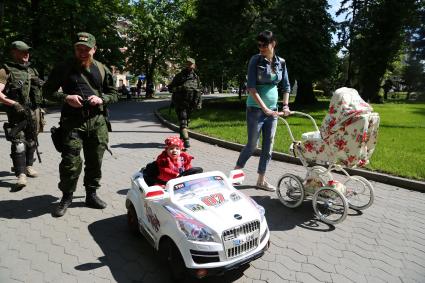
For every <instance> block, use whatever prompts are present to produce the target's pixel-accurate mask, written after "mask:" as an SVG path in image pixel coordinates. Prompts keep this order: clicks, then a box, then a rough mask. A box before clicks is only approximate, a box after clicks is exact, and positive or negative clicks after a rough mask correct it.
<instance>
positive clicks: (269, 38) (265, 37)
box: [257, 30, 276, 72]
mask: <svg viewBox="0 0 425 283" xmlns="http://www.w3.org/2000/svg"><path fill="white" fill-rule="evenodd" d="M257 41H259V42H263V43H267V44H270V43H272V42H273V41H275V42H276V38H275V37H274V34H273V32H271V31H269V30H265V31H262V32H260V33H259V34H258V35H257ZM274 55H275V54H273V59H272V69H273V72H276V64H275V62H276V56H274Z"/></svg>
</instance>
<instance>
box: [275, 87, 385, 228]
mask: <svg viewBox="0 0 425 283" xmlns="http://www.w3.org/2000/svg"><path fill="white" fill-rule="evenodd" d="M372 111H373V109H372V107H371V106H370V105H369V104H367V103H366V102H364V101H363V99H362V98H361V97H360V96H359V94H358V92H357V91H356V90H355V89H352V88H345V87H344V88H340V89H337V90H336V91H335V93H334V95H333V96H332V99H331V102H330V106H329V113H328V114H327V115H326V117H325V118H324V120H323V123H322V125H321V127H320V129H319V128H318V127H317V124H316V122H315V120H314V119H313V117H311V116H310V115H308V114H305V113H302V112H295V111H294V112H291V115H294V114H295V115H301V116H304V117H307V118H309V119H310V120H311V121H312V122H313V125H314V127H315V129H316V131H314V132H308V133H304V134H303V135H302V137H301V141H296V140H295V139H294V136H293V134H292V131H291V129H290V127H289V124H288V122H287V121H286V119H284V118H282V117H280V120H281V121H283V122H284V123H285V124H286V127H287V128H288V131H289V135H290V137H291V139H292V141H293V142H292V144H291V147H290V151H291V152H292V154H293V155H294V156H295V157H298V158H299V159H300V161H301V163H302V164H303V166H304V167H305V168H306V169H307V174H306V177H305V178H304V179H302V178H300V177H298V176H296V175H294V174H284V175H283V176H282V177H281V178H280V180H279V182H278V188H277V195H278V197H279V199H280V201H281V202H282V203H283V204H284V205H285V206H287V207H290V208H294V207H298V206H299V205H301V203H302V202H303V200H304V199H306V198H307V197H311V199H312V203H313V209H314V211H315V213H316V215H317V217H318V218H319V219H320V220H322V221H323V222H325V223H328V224H337V223H340V222H342V221H343V220H344V219H345V218H346V217H347V213H348V207H350V208H353V209H356V210H363V209H366V208H368V207H369V206H371V205H372V203H373V200H374V192H373V187H372V185H371V183H370V182H369V181H368V180H366V179H365V178H363V177H361V176H350V175H349V174H348V173H347V171H346V170H344V168H343V167H347V168H355V167H363V166H365V165H366V164H367V163H368V162H369V159H370V157H371V156H372V153H373V151H374V148H375V145H376V138H377V134H378V127H379V115H378V113H374V112H372ZM316 164H320V165H327V166H328V168H325V167H323V166H320V165H316ZM332 171H340V172H342V173H344V175H345V176H346V179H345V181H344V182H342V183H340V182H338V181H336V180H334V178H333V176H332V173H331V172H332Z"/></svg>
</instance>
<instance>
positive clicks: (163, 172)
mask: <svg viewBox="0 0 425 283" xmlns="http://www.w3.org/2000/svg"><path fill="white" fill-rule="evenodd" d="M192 159H193V156H191V155H190V154H188V153H186V152H181V153H180V156H179V157H178V158H177V159H176V160H174V159H172V158H170V157H169V156H168V154H167V151H166V150H164V151H163V152H162V153H161V154H160V155H159V156H158V157H157V159H156V163H157V164H158V168H159V176H158V179H159V180H161V181H163V182H168V181H169V180H171V179H173V178H176V177H177V176H179V175H180V174H181V173H182V172H184V171H186V170H189V169H191V168H192V164H191V162H192Z"/></svg>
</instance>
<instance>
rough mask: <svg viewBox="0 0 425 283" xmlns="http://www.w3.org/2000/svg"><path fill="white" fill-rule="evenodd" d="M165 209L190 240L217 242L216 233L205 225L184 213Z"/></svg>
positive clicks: (167, 207)
mask: <svg viewBox="0 0 425 283" xmlns="http://www.w3.org/2000/svg"><path fill="white" fill-rule="evenodd" d="M165 208H166V209H167V210H168V211H169V212H170V213H171V214H172V215H173V216H174V218H175V219H176V222H177V227H179V229H180V231H182V232H183V234H185V236H186V237H187V239H188V240H192V241H200V242H217V243H219V242H220V241H219V240H218V241H216V240H215V237H214V232H213V231H212V230H211V229H210V228H208V227H207V226H205V225H204V224H203V223H201V222H199V221H198V220H196V219H194V218H193V217H191V216H189V215H187V214H186V213H184V212H183V211H180V210H179V209H176V208H174V207H171V206H168V205H167V206H165Z"/></svg>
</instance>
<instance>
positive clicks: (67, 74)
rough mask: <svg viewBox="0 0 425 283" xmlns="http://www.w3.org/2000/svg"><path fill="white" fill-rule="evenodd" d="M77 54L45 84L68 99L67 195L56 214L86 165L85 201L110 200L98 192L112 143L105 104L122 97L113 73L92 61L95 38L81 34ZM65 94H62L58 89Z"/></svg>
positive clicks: (48, 92)
mask: <svg viewBox="0 0 425 283" xmlns="http://www.w3.org/2000/svg"><path fill="white" fill-rule="evenodd" d="M74 52H75V58H73V59H72V60H68V61H66V62H64V63H61V64H59V65H58V66H56V68H54V69H53V70H52V72H51V74H50V76H49V78H48V80H47V81H46V83H45V85H44V87H43V95H45V96H46V98H56V99H59V100H62V101H64V103H63V106H62V111H61V118H60V125H61V128H62V129H63V131H62V148H63V149H62V161H61V163H60V165H59V174H60V181H59V184H58V186H59V189H60V190H61V191H62V194H63V196H62V199H61V201H60V203H59V205H58V206H57V207H56V209H55V210H54V212H53V216H56V217H60V216H63V215H64V214H65V212H66V209H67V208H68V206H69V205H70V204H71V202H72V196H73V193H74V191H75V190H76V186H77V181H78V177H79V175H80V173H81V170H82V167H83V164H82V160H81V157H80V152H81V149H82V150H83V153H84V159H85V163H84V165H85V168H84V187H85V189H86V205H87V206H88V207H91V208H97V209H103V208H105V207H106V203H105V202H104V201H102V200H101V199H100V198H99V197H98V196H97V194H96V190H97V189H98V188H100V179H101V176H102V171H101V166H102V159H103V154H104V152H105V149H107V145H108V123H109V121H108V120H107V115H106V111H107V109H106V105H108V104H109V103H112V102H116V101H117V100H118V93H117V89H116V88H115V87H114V83H113V79H112V74H111V72H110V71H109V70H108V69H107V68H106V67H105V66H104V65H103V64H102V63H100V62H98V61H96V60H94V59H93V55H94V53H95V52H96V40H95V38H94V36H93V35H91V34H89V33H86V32H80V33H78V34H77V39H76V42H75V44H74ZM60 87H61V88H62V91H61V92H58V89H59V88H60Z"/></svg>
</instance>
